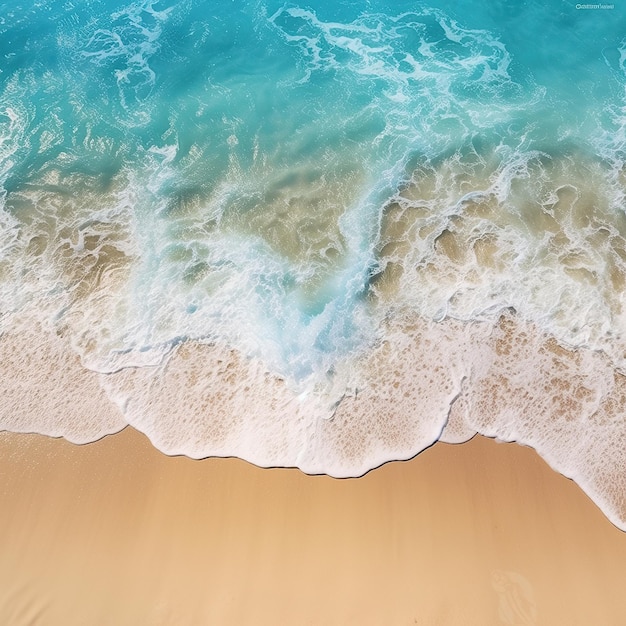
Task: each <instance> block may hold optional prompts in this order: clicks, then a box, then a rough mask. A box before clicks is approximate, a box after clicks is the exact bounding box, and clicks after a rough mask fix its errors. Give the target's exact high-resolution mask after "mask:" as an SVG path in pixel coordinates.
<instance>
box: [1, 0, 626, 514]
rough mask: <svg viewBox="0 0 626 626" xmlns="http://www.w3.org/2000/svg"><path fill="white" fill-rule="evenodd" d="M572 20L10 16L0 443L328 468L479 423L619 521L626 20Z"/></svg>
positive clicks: (196, 12) (9, 12)
mask: <svg viewBox="0 0 626 626" xmlns="http://www.w3.org/2000/svg"><path fill="white" fill-rule="evenodd" d="M576 6H577V5H574V4H572V3H568V2H550V3H538V2H528V3H525V4H524V5H523V6H519V5H514V4H513V3H510V2H495V3H494V2H492V3H488V4H485V5H482V4H479V5H476V4H475V3H457V6H455V7H454V8H452V9H451V8H450V7H446V6H445V3H429V4H415V3H408V2H393V3H391V2H384V1H382V0H373V1H371V2H368V3H366V4H365V5H364V4H363V3H355V2H341V3H333V4H332V5H331V4H329V3H325V2H313V3H308V4H306V5H298V4H295V3H279V2H272V1H265V2H260V1H259V2H239V1H235V2H232V3H229V4H228V6H224V5H221V6H219V7H212V6H208V5H207V4H206V3H203V2H199V1H194V0H185V1H179V2H174V1H171V2H165V1H164V2H157V1H148V0H146V1H144V2H134V3H123V2H110V1H106V2H105V1H100V2H98V1H94V2H90V3H86V4H84V5H81V6H78V7H76V6H74V5H72V4H71V3H67V4H65V5H63V6H61V7H60V6H59V5H58V4H57V3H51V2H40V3H38V4H37V5H33V7H29V8H23V7H22V6H21V5H19V4H18V3H15V2H9V3H5V4H4V5H3V7H2V8H1V9H0V55H2V58H3V64H2V66H1V72H0V155H1V157H0V185H1V188H2V195H1V208H0V221H1V224H2V228H1V230H0V294H1V297H0V302H1V303H2V305H1V306H2V309H1V311H0V314H1V317H0V324H1V325H2V326H1V328H2V331H3V333H4V334H3V339H2V345H1V346H0V348H1V349H2V350H3V353H4V354H5V364H7V365H6V366H5V368H4V369H5V376H4V377H3V378H4V380H3V382H2V384H3V385H4V386H5V389H6V390H7V392H6V395H5V396H4V397H5V398H6V397H8V398H10V401H9V402H5V405H4V407H3V415H2V417H0V426H1V427H2V428H5V429H9V430H16V431H24V430H35V431H37V432H43V433H47V434H54V435H64V436H66V437H68V438H70V439H72V440H74V441H88V440H93V439H95V438H97V437H99V436H102V435H103V434H106V433H108V432H113V431H115V430H118V429H119V428H121V427H122V426H123V425H124V424H125V423H132V424H133V425H135V426H136V427H138V428H139V429H141V430H143V431H144V432H146V433H147V434H148V435H149V436H150V438H151V440H152V441H153V443H155V445H157V447H159V448H160V449H162V450H164V451H166V452H170V453H172V452H176V453H185V454H188V455H190V456H197V457H201V456H208V455H238V456H242V457H244V458H247V459H249V460H252V461H254V462H255V463H258V464H261V465H297V466H299V467H301V468H302V469H304V470H305V471H309V472H328V473H331V474H334V475H341V476H345V475H358V474H361V473H363V472H365V471H367V470H368V469H371V468H372V467H374V466H376V465H379V464H380V463H382V462H384V461H387V460H390V459H394V458H407V457H410V456H412V455H414V454H416V453H417V452H419V451H420V450H422V449H423V448H425V447H426V446H428V445H430V444H431V443H432V442H433V441H435V440H436V439H437V438H439V437H440V435H441V433H442V430H444V427H445V430H444V437H447V438H449V439H450V440H462V439H466V438H468V437H469V436H471V434H472V433H474V432H481V433H484V434H488V435H490V436H495V437H499V438H501V439H507V440H517V441H520V442H522V443H526V444H529V445H533V446H534V447H536V448H537V449H538V450H539V452H540V453H541V454H542V455H543V456H544V457H545V458H547V459H548V460H549V462H550V463H551V464H552V465H553V466H554V467H555V468H556V469H558V470H559V471H561V472H563V473H565V474H566V475H568V476H571V477H573V478H575V479H576V480H577V482H579V484H581V485H582V486H583V487H584V488H585V489H586V490H587V491H588V493H590V495H592V497H593V498H594V499H595V500H596V502H598V503H599V504H600V505H601V506H602V508H603V510H604V511H605V512H606V513H607V514H608V515H609V517H610V518H611V519H612V520H613V521H614V522H615V523H617V524H621V525H622V527H623V526H624V524H625V522H624V520H626V510H625V509H624V506H625V504H624V495H623V494H624V493H626V485H625V481H626V476H625V475H624V471H623V467H624V466H625V465H624V462H623V459H622V455H623V449H624V446H623V442H624V440H626V425H625V424H624V414H625V411H626V396H625V395H624V392H623V389H624V383H623V374H624V373H625V371H626V337H625V336H624V330H625V328H626V319H625V311H624V283H625V276H626V274H625V271H626V270H625V263H626V218H625V214H624V197H625V196H624V189H625V186H624V183H625V174H624V158H625V151H626V114H625V113H624V111H625V110H626V94H625V81H626V40H624V32H626V18H625V15H624V13H623V11H622V10H620V8H619V7H618V6H615V7H613V8H605V9H582V8H581V9H577V8H576ZM602 6H604V5H602ZM607 6H609V5H607ZM503 342H504V343H503ZM42 346H43V348H42ZM503 346H505V347H503ZM53 371H54V372H55V374H54V376H52V375H50V372H53ZM46 372H47V373H46ZM47 386H49V387H50V392H48V391H46V389H47ZM33 390H36V391H33ZM53 390H54V392H55V393H56V394H57V396H58V400H54V401H50V399H49V398H50V397H57V396H55V395H54V394H53V395H52V396H49V395H48V394H49V393H52V391H53ZM60 390H66V391H64V392H61V391H60ZM26 397H28V401H26V400H25V399H24V398H26ZM105 397H108V400H104V398H105ZM84 398H89V401H90V402H91V403H92V404H94V405H99V404H108V405H109V406H107V408H106V410H104V412H103V417H102V418H101V419H100V417H97V416H95V417H94V415H96V414H97V413H98V412H97V411H96V410H95V409H89V410H88V411H86V410H85V409H84V406H83V402H84ZM109 400H110V403H109ZM68 407H71V408H68ZM87 414H88V415H87ZM449 418H450V419H449ZM446 424H448V425H447V427H446Z"/></svg>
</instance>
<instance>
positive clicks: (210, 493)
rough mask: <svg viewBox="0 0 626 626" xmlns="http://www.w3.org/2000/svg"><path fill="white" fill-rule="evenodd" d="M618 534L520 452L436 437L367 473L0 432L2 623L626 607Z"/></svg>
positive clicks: (421, 618) (140, 441)
mask: <svg viewBox="0 0 626 626" xmlns="http://www.w3.org/2000/svg"><path fill="white" fill-rule="evenodd" d="M624 563H626V534H625V533H623V532H621V531H619V530H618V529H617V528H615V527H614V526H612V525H611V523H610V522H609V521H608V520H607V519H606V518H605V517H604V516H603V515H602V513H601V512H600V511H599V509H598V508H597V507H596V506H595V505H594V504H593V503H592V502H591V501H590V500H589V498H587V496H585V494H584V493H583V492H582V491H581V490H580V489H579V488H578V487H577V486H576V485H575V484H574V483H573V482H571V481H569V480H567V479H566V478H564V477H563V476H561V475H559V474H557V473H556V472H554V471H552V470H551V469H550V468H549V467H548V466H547V465H546V464H545V463H544V462H543V461H542V460H541V459H540V458H539V457H538V456H537V454H536V453H535V452H534V451H533V450H532V449H529V448H523V447H520V446H518V445H516V444H499V443H497V442H494V441H491V440H488V439H485V438H481V437H475V438H474V439H473V440H472V441H470V442H469V443H466V444H462V445H449V444H442V443H438V444H436V445H435V446H433V447H432V448H430V449H428V450H426V451H425V452H423V453H422V454H420V455H419V456H418V457H416V458H415V459H413V460H411V461H408V462H396V463H390V464H387V465H385V466H383V467H381V468H378V469H376V470H374V471H372V472H370V473H369V474H367V475H366V476H364V477H362V478H359V479H350V480H336V479H332V478H328V477H326V476H315V477H311V476H306V475H304V474H302V473H301V472H299V471H298V470H289V469H271V470H263V469H259V468H257V467H254V466H252V465H250V464H248V463H245V462H243V461H240V460H238V459H208V460H204V461H193V460H190V459H187V458H184V457H176V458H171V457H167V456H165V455H163V454H161V453H160V452H158V451H157V450H156V449H154V448H153V447H152V446H151V445H150V443H149V442H148V441H147V439H146V438H145V437H144V436H143V435H141V434H139V433H138V432H137V431H134V430H132V429H131V428H127V429H125V430H124V431H123V432H121V433H119V434H117V435H113V436H110V437H106V438H105V439H102V440H101V441H99V442H96V443H93V444H88V445H84V446H76V445H73V444H70V443H67V442H66V441H64V440H57V439H51V438H46V437H42V436H38V435H18V434H9V433H2V434H0V622H1V623H2V624H5V625H7V626H13V625H16V626H22V625H26V624H30V625H42V626H57V625H58V626H61V625H62V626H72V625H74V624H76V625H79V624H80V625H81V626H82V625H85V624H102V625H105V624H107V625H108V624H110V625H115V626H124V625H129V626H130V625H133V626H135V625H137V624H150V625H155V626H156V625H166V624H168V625H169V624H176V625H177V626H180V625H186V624H189V625H192V624H193V625H195V624H224V625H230V624H233V625H235V624H237V625H241V624H250V625H259V624H268V625H269V624H311V625H318V624H319V625H330V624H337V625H339V624H342V625H344V624H355V625H357V624H358V625H364V624H368V625H369V624H371V625H383V624H384V625H391V626H395V625H401V624H402V625H404V624H407V625H409V624H423V625H426V624H428V625H431V624H432V625H434V624H438V625H447V624H452V625H454V624H464V625H474V624H475V625H477V626H478V625H480V626H484V625H492V624H493V625H498V624H513V625H518V624H519V625H522V624H523V625H528V624H537V625H559V624H568V625H569V626H575V625H577V624H580V625H581V626H583V625H585V626H587V625H588V624H607V625H608V624H620V623H623V622H624V620H625V619H626V596H625V595H624V593H623V573H624Z"/></svg>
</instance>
